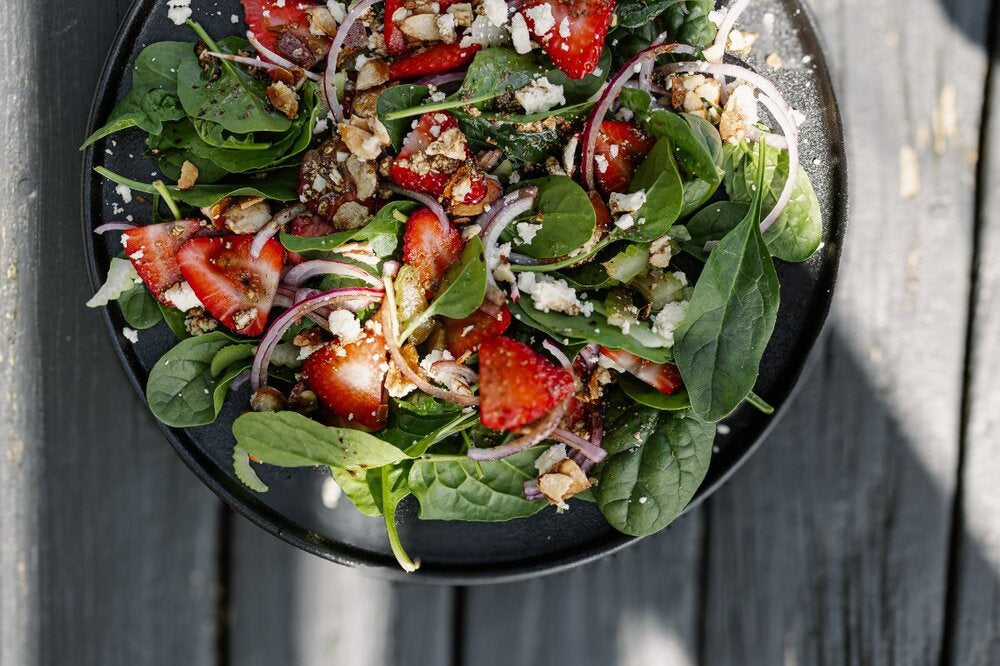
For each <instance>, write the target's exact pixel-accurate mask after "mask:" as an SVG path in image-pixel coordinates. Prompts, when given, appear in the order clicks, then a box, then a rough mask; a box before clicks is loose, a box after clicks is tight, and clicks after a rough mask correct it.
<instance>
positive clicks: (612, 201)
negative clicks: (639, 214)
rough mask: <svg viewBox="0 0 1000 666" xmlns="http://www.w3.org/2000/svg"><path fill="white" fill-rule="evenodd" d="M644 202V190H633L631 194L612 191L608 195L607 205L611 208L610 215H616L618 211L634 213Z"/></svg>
mask: <svg viewBox="0 0 1000 666" xmlns="http://www.w3.org/2000/svg"><path fill="white" fill-rule="evenodd" d="M645 203H646V191H645V190H639V191H638V192H633V193H632V194H622V193H621V192H612V193H611V195H610V196H609V197H608V205H609V206H610V208H611V214H612V215H618V214H619V213H634V212H636V211H637V210H639V209H640V208H642V207H643V205H644V204H645Z"/></svg>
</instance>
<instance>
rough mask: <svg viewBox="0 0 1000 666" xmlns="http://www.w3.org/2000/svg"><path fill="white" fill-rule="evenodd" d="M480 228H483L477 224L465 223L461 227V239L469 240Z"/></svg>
mask: <svg viewBox="0 0 1000 666" xmlns="http://www.w3.org/2000/svg"><path fill="white" fill-rule="evenodd" d="M482 230H483V228H482V227H481V226H479V225H478V224H469V225H466V227H465V228H464V229H462V240H469V239H470V238H472V237H473V236H478V235H479V232H480V231H482Z"/></svg>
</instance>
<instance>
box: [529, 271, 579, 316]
mask: <svg viewBox="0 0 1000 666" xmlns="http://www.w3.org/2000/svg"><path fill="white" fill-rule="evenodd" d="M517 288H518V289H519V290H521V291H522V292H524V293H525V294H528V295H530V296H531V301H532V303H534V305H535V307H536V308H538V309H539V310H541V311H542V312H550V311H552V310H555V311H556V312H564V313H566V314H569V315H576V314H583V315H584V316H586V317H589V316H590V314H591V313H592V312H593V311H594V304H593V303H588V302H585V301H581V300H580V298H579V297H578V296H577V293H576V290H574V289H573V287H571V286H569V284H568V283H567V282H566V280H557V279H556V278H552V277H549V276H548V275H542V274H536V273H530V272H526V273H521V274H520V275H519V276H518V278H517Z"/></svg>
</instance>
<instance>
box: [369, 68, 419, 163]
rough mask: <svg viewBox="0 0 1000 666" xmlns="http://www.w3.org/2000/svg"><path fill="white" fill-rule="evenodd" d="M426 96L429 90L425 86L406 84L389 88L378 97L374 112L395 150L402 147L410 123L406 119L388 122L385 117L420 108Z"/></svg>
mask: <svg viewBox="0 0 1000 666" xmlns="http://www.w3.org/2000/svg"><path fill="white" fill-rule="evenodd" d="M428 95H430V90H429V89H428V88H427V86H418V85H416V84H412V83H407V84H402V85H398V86H391V87H389V88H387V89H386V90H384V91H383V92H382V93H381V94H380V95H379V96H378V101H377V102H376V104H375V110H376V111H375V112H376V113H377V114H378V118H379V120H381V121H382V124H383V125H385V129H386V130H387V131H388V132H389V137H390V138H391V139H392V145H393V147H394V148H395V149H396V150H399V148H400V146H402V145H403V139H404V138H406V135H407V134H408V133H409V131H410V123H411V121H410V120H408V119H406V118H397V119H395V120H389V119H387V118H386V116H388V115H389V114H391V113H393V112H395V111H402V110H403V109H410V108H413V107H417V106H420V105H421V104H422V103H423V101H424V100H426V99H427V97H428Z"/></svg>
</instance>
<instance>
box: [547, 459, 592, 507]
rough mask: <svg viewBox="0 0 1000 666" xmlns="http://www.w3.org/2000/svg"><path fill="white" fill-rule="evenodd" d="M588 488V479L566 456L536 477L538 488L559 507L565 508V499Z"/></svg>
mask: <svg viewBox="0 0 1000 666" xmlns="http://www.w3.org/2000/svg"><path fill="white" fill-rule="evenodd" d="M587 488H590V479H588V478H587V475H586V474H584V473H583V470H582V469H580V466H579V465H577V464H576V463H575V462H574V461H573V460H570V459H569V458H566V459H565V460H563V461H562V462H561V463H559V464H557V465H555V466H553V467H551V468H550V469H549V471H548V472H546V473H545V474H542V475H541V476H540V477H538V489H539V490H541V491H542V494H543V495H545V497H546V498H547V499H548V500H549V502H550V503H552V504H555V505H556V506H558V507H559V508H562V509H565V508H566V500H568V499H569V498H570V497H572V496H573V495H576V494H577V493H581V492H583V491H584V490H586V489H587Z"/></svg>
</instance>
